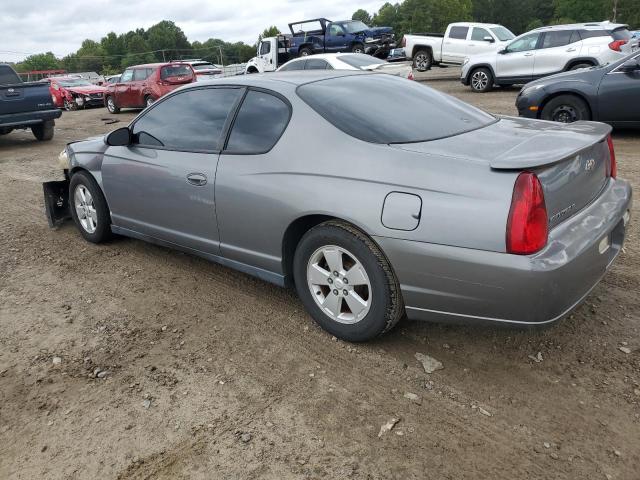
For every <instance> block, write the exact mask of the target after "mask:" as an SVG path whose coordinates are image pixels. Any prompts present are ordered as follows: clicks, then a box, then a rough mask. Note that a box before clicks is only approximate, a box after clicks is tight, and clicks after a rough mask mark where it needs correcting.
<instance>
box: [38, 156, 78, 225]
mask: <svg viewBox="0 0 640 480" xmlns="http://www.w3.org/2000/svg"><path fill="white" fill-rule="evenodd" d="M58 166H59V167H60V168H61V169H62V170H63V171H64V177H65V179H64V180H55V181H51V182H44V183H43V184H42V190H43V192H44V208H45V213H46V215H47V221H48V222H49V227H51V228H55V227H59V226H60V225H61V224H62V223H64V221H65V220H67V219H70V218H71V211H70V210H69V156H68V153H67V148H66V147H65V149H64V150H63V151H62V152H60V155H58Z"/></svg>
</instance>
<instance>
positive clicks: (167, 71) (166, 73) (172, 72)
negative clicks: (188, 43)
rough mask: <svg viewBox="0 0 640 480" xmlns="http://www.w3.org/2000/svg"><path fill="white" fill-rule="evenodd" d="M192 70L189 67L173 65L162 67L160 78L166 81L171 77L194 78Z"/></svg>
mask: <svg viewBox="0 0 640 480" xmlns="http://www.w3.org/2000/svg"><path fill="white" fill-rule="evenodd" d="M191 72H192V70H191V67H190V66H189V65H171V66H167V67H162V70H161V71H160V78H161V79H163V80H164V79H165V78H169V77H185V76H188V77H190V76H192V73H191Z"/></svg>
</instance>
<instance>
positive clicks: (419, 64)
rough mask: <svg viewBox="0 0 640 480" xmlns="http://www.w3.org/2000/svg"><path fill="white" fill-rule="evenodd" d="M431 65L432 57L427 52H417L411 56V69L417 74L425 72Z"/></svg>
mask: <svg viewBox="0 0 640 480" xmlns="http://www.w3.org/2000/svg"><path fill="white" fill-rule="evenodd" d="M431 65H433V56H432V55H431V52H430V51H429V50H418V51H417V52H416V53H415V54H414V55H413V68H415V69H416V70H418V71H419V72H426V71H427V70H430V69H431Z"/></svg>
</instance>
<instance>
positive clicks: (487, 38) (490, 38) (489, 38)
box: [483, 35, 495, 43]
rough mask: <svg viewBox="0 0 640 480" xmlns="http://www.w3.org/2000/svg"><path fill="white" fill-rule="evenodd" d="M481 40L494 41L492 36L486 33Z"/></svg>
mask: <svg viewBox="0 0 640 480" xmlns="http://www.w3.org/2000/svg"><path fill="white" fill-rule="evenodd" d="M483 40H484V41H485V42H489V43H493V42H495V40H494V38H493V37H490V36H489V35H487V36H486V37H484V38H483Z"/></svg>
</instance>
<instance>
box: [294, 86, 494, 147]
mask: <svg viewBox="0 0 640 480" xmlns="http://www.w3.org/2000/svg"><path fill="white" fill-rule="evenodd" d="M297 93H298V96H300V98H302V100H304V101H305V103H307V104H308V105H309V106H310V107H311V108H313V109H314V110H315V111H316V112H318V113H319V114H320V115H322V116H323V117H324V118H325V120H327V121H328V122H330V123H331V124H333V125H334V126H335V127H336V128H338V129H340V130H342V131H343V132H345V133H346V134H348V135H351V136H352V137H355V138H359V139H360V140H364V141H365V142H371V143H414V142H426V141H430V140H437V139H439V138H444V137H450V136H453V135H459V134H461V133H464V132H468V131H470V130H475V129H478V128H481V127H484V126H486V125H489V124H491V123H493V122H495V121H497V120H496V118H495V117H493V116H492V115H489V114H488V113H485V112H483V111H482V110H480V109H478V108H475V107H472V106H471V105H468V104H466V103H464V102H462V101H460V100H458V99H456V98H453V97H451V96H449V95H446V94H443V93H440V92H437V91H436V90H433V89H432V88H430V87H427V86H424V85H421V84H419V83H418V82H412V81H409V80H405V79H402V78H400V77H396V76H392V75H351V76H346V77H338V78H331V79H327V80H321V81H317V82H313V83H307V84H305V85H301V86H300V87H298V89H297Z"/></svg>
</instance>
